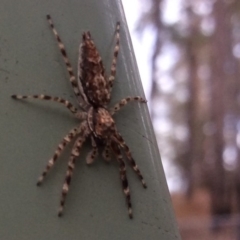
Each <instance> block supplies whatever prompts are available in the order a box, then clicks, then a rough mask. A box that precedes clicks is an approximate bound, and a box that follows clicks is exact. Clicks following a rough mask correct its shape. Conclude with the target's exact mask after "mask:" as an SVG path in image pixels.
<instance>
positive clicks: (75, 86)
mask: <svg viewBox="0 0 240 240" xmlns="http://www.w3.org/2000/svg"><path fill="white" fill-rule="evenodd" d="M47 20H48V22H49V25H50V27H51V29H52V31H53V34H54V36H55V37H56V40H57V42H58V47H59V49H60V52H61V54H62V56H63V60H64V62H65V64H66V67H67V71H68V74H69V76H70V78H69V80H70V83H71V85H72V87H73V91H74V93H75V95H76V96H77V99H78V101H79V104H80V105H81V102H80V97H81V93H80V91H79V87H78V83H77V80H76V77H75V75H74V73H73V68H72V66H71V63H70V61H69V58H68V56H67V52H66V49H65V47H64V44H63V43H62V40H61V38H60V36H59V35H58V33H57V30H56V29H55V27H54V24H53V21H52V18H51V16H50V15H47ZM81 107H82V108H84V107H85V105H84V104H82V105H81Z"/></svg>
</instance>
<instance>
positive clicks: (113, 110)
mask: <svg viewBox="0 0 240 240" xmlns="http://www.w3.org/2000/svg"><path fill="white" fill-rule="evenodd" d="M132 101H138V102H140V103H146V102H147V101H146V100H145V99H143V98H142V97H126V98H123V99H122V100H121V101H120V102H118V103H117V104H115V105H114V107H113V108H111V109H110V111H109V112H110V113H111V115H114V114H115V113H116V112H118V111H119V110H120V109H121V108H122V107H124V106H125V105H127V104H128V103H129V102H132Z"/></svg>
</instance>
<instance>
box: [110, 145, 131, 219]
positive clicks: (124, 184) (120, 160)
mask: <svg viewBox="0 0 240 240" xmlns="http://www.w3.org/2000/svg"><path fill="white" fill-rule="evenodd" d="M111 149H112V151H113V153H114V154H115V155H116V158H117V161H118V163H119V172H120V178H121V181H122V188H123V192H124V194H125V196H126V202H127V206H128V215H129V217H130V218H133V213H132V203H131V196H130V190H129V186H128V180H127V175H126V165H125V163H124V161H123V157H122V155H121V150H120V148H119V146H118V143H116V142H113V141H112V142H111Z"/></svg>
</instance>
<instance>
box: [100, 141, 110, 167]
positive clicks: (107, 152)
mask: <svg viewBox="0 0 240 240" xmlns="http://www.w3.org/2000/svg"><path fill="white" fill-rule="evenodd" d="M102 156H103V158H104V159H105V160H106V162H110V160H111V158H110V141H107V143H106V146H105V148H104V150H103V153H102Z"/></svg>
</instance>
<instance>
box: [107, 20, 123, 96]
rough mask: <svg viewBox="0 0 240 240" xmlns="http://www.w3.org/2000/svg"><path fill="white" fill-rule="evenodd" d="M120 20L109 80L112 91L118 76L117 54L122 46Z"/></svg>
mask: <svg viewBox="0 0 240 240" xmlns="http://www.w3.org/2000/svg"><path fill="white" fill-rule="evenodd" d="M119 32H120V22H117V25H116V33H115V36H116V45H115V48H114V51H113V60H112V66H111V73H110V76H109V79H108V82H109V86H110V92H111V91H112V87H113V81H114V79H115V76H116V65H117V56H118V52H119V46H120V34H119Z"/></svg>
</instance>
